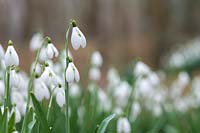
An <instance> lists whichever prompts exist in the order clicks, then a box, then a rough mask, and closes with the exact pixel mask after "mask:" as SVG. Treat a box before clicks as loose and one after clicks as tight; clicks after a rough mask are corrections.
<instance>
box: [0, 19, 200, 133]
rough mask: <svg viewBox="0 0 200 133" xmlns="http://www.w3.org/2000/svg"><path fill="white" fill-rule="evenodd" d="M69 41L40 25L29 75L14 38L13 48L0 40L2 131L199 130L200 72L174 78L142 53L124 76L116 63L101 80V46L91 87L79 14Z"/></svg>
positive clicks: (94, 57) (95, 55) (121, 132)
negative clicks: (59, 43) (84, 71)
mask: <svg viewBox="0 0 200 133" xmlns="http://www.w3.org/2000/svg"><path fill="white" fill-rule="evenodd" d="M70 33H71V36H70ZM69 39H71V40H69ZM69 42H70V43H69ZM69 44H71V45H69ZM64 46H65V48H64V49H63V50H62V51H59V50H58V49H57V48H56V47H55V45H54V41H53V40H51V38H50V37H44V36H43V35H42V34H40V33H36V34H35V35H34V36H33V37H32V39H31V41H30V49H31V51H33V52H36V57H35V60H34V61H33V63H32V65H31V69H30V74H29V75H28V74H27V73H25V72H24V71H22V70H20V68H19V64H20V60H19V57H18V54H17V52H16V50H15V48H14V43H13V42H12V41H9V42H8V46H7V49H6V51H4V49H3V47H2V46H1V45H0V61H1V64H0V103H1V109H0V132H2V133H18V132H20V133H39V132H41V133H70V132H72V133H78V132H80V133H92V132H97V133H104V132H112V133H114V132H117V133H132V132H152V133H155V132H167V133H178V132H198V131H199V129H198V123H199V122H200V117H199V106H200V93H199V92H200V77H199V76H195V77H193V78H192V77H191V76H190V75H189V74H188V73H187V72H184V71H182V72H180V73H178V75H177V77H176V78H175V79H174V80H171V81H170V83H167V81H168V78H167V77H168V75H167V74H166V73H165V72H164V71H162V70H159V71H153V70H152V69H151V68H150V67H149V66H148V65H146V64H145V63H143V62H142V61H138V60H134V61H133V62H131V63H130V67H129V68H128V69H127V70H128V74H125V75H124V76H120V74H119V72H118V71H117V69H115V68H114V67H112V68H110V69H109V70H108V72H107V85H106V86H105V88H101V87H100V85H99V81H100V80H101V78H102V76H101V67H102V65H103V57H102V55H101V53H100V52H99V51H94V52H93V53H92V54H91V60H90V64H91V66H90V68H89V71H88V79H89V83H88V85H87V88H83V87H82V86H81V85H80V83H78V82H79V80H80V79H81V76H80V74H79V71H78V67H77V66H76V65H75V61H74V60H73V56H72V54H71V52H70V51H69V47H70V46H72V47H73V49H74V50H76V52H78V51H77V50H78V49H79V48H85V47H86V38H85V36H84V35H83V33H82V32H81V31H80V29H79V28H78V27H77V24H76V22H75V21H74V20H71V21H70V22H69V25H68V27H67V31H66V36H65V45H64ZM84 78H85V77H84Z"/></svg>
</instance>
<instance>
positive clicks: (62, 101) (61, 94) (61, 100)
mask: <svg viewBox="0 0 200 133" xmlns="http://www.w3.org/2000/svg"><path fill="white" fill-rule="evenodd" d="M56 102H57V104H58V105H59V106H60V107H63V105H64V104H65V93H64V90H61V91H58V92H57V94H56Z"/></svg>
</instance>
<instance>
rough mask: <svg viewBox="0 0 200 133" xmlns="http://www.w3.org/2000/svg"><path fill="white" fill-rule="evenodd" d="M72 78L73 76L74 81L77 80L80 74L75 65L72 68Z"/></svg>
mask: <svg viewBox="0 0 200 133" xmlns="http://www.w3.org/2000/svg"><path fill="white" fill-rule="evenodd" d="M74 78H75V80H76V82H79V80H80V75H79V72H78V70H77V68H76V67H75V68H74Z"/></svg>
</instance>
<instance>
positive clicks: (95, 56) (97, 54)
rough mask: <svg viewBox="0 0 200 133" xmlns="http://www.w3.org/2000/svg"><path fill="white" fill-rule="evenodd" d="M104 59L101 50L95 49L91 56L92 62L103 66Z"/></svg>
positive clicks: (97, 65)
mask: <svg viewBox="0 0 200 133" xmlns="http://www.w3.org/2000/svg"><path fill="white" fill-rule="evenodd" d="M102 63H103V59H102V56H101V54H100V52H99V51H95V52H94V53H93V54H92V57H91V64H92V65H93V66H96V67H100V66H102Z"/></svg>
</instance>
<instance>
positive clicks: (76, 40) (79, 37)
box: [71, 27, 86, 50]
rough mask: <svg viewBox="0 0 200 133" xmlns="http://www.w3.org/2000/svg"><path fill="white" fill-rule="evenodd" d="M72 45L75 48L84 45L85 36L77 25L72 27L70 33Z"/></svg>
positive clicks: (83, 46)
mask: <svg viewBox="0 0 200 133" xmlns="http://www.w3.org/2000/svg"><path fill="white" fill-rule="evenodd" d="M71 43H72V47H73V48H74V49H75V50H77V49H79V47H80V46H81V47H82V48H85V47H86V38H85V36H84V35H83V33H82V32H81V31H80V29H79V28H78V27H73V29H72V35H71Z"/></svg>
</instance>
